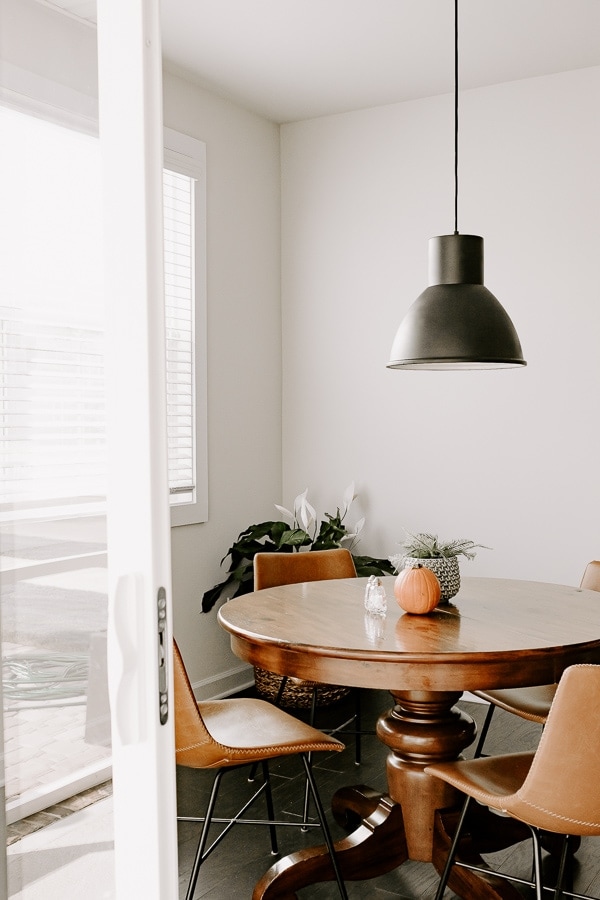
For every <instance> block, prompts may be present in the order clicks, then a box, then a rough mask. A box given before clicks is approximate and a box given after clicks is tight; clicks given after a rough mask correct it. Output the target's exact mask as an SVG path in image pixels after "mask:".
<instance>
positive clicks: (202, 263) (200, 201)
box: [163, 128, 208, 527]
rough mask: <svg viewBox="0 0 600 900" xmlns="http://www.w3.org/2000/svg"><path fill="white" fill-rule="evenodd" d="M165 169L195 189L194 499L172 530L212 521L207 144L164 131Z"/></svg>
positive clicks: (174, 516) (174, 514)
mask: <svg viewBox="0 0 600 900" xmlns="http://www.w3.org/2000/svg"><path fill="white" fill-rule="evenodd" d="M163 135H164V136H163V146H164V158H163V168H164V169H170V170H172V171H174V172H179V173H180V174H182V175H188V176H189V177H191V178H193V179H194V180H195V190H194V259H195V275H194V310H193V313H194V401H195V403H194V414H195V441H194V450H195V454H194V457H195V458H194V466H195V473H194V498H193V500H192V501H185V502H179V503H177V502H171V527H176V526H179V525H195V524H198V523H200V522H206V521H207V520H208V433H207V334H206V323H207V313H206V306H207V303H206V299H207V298H206V144H205V143H204V142H203V141H199V140H197V138H193V137H190V135H187V134H182V133H181V132H179V131H174V130H173V129H171V128H165V129H164V130H163Z"/></svg>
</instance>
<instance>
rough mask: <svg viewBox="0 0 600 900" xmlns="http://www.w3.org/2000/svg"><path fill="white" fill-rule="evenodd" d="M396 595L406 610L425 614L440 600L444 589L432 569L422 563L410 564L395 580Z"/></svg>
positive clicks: (400, 604)
mask: <svg viewBox="0 0 600 900" xmlns="http://www.w3.org/2000/svg"><path fill="white" fill-rule="evenodd" d="M394 596H395V597H396V600H397V601H398V604H399V606H401V607H402V609H404V610H406V612H409V613H416V614H418V615H425V614H426V613H429V612H431V611H432V610H433V609H435V608H436V606H437V605H438V603H439V602H440V597H441V596H442V589H441V587H440V583H439V581H438V579H437V576H436V575H434V573H433V572H432V571H431V569H427V568H426V567H425V566H421V565H416V566H408V567H407V568H406V569H402V571H401V572H400V574H399V575H398V577H397V578H396V581H395V582H394Z"/></svg>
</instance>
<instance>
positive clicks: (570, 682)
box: [425, 665, 600, 900]
mask: <svg viewBox="0 0 600 900" xmlns="http://www.w3.org/2000/svg"><path fill="white" fill-rule="evenodd" d="M598 709H600V666H599V665H596V666H593V665H575V666H570V667H569V668H568V669H566V670H565V672H564V673H563V675H562V677H561V679H560V683H559V685H558V688H557V690H556V693H555V697H554V701H553V703H552V707H551V709H550V712H549V715H548V717H547V722H546V727H545V728H544V732H543V734H542V738H541V740H540V743H539V746H538V748H537V750H536V751H535V752H534V753H533V752H530V753H509V754H505V755H503V756H485V757H479V758H476V759H469V760H465V759H460V760H456V761H455V762H449V763H438V764H436V765H431V766H427V767H426V769H425V772H426V773H427V774H428V775H432V776H434V777H435V778H441V779H442V781H445V782H447V783H448V784H450V785H452V786H453V787H455V788H458V790H459V791H462V792H463V793H464V794H466V795H467V796H466V800H465V803H464V805H463V809H462V812H461V816H460V819H459V823H458V827H457V831H456V834H455V836H454V838H453V842H452V846H451V848H450V852H449V854H448V858H447V860H446V865H445V867H444V871H443V873H442V877H441V880H440V884H439V887H438V891H437V894H436V900H441V898H442V895H443V893H444V888H445V886H446V882H447V880H448V876H449V874H450V871H451V868H452V865H453V864H454V865H457V866H460V865H461V863H460V862H458V861H455V860H454V856H455V853H456V849H457V847H458V842H459V840H460V836H461V833H462V830H463V825H464V823H465V821H466V817H467V813H468V808H469V805H470V803H471V801H472V800H476V801H477V802H478V803H481V804H483V805H484V806H488V807H490V808H491V809H492V810H496V811H497V812H500V813H501V814H503V815H507V816H511V817H512V818H513V819H518V820H519V821H520V822H524V823H525V824H526V825H527V826H529V828H530V830H531V834H532V837H533V846H534V873H535V880H534V881H533V882H528V883H529V884H530V886H532V887H533V886H535V890H536V898H537V900H542V890H543V888H542V879H541V845H540V831H542V830H543V831H549V832H552V833H554V834H559V835H563V837H564V838H565V840H564V842H563V851H562V855H561V861H560V866H559V874H558V883H557V888H556V893H555V895H554V896H555V897H561V896H562V882H563V880H564V871H565V861H566V858H567V853H568V844H569V838H570V837H572V836H575V835H579V836H581V837H583V836H586V835H600V761H599V757H598V746H600V716H599V715H598ZM471 868H473V866H471ZM483 871H486V872H487V873H488V874H489V873H490V870H489V869H485V870H483ZM494 874H496V875H499V876H500V877H508V878H510V876H506V875H503V874H502V873H500V872H495V873H494ZM574 896H577V897H585V895H583V894H576V895H574ZM589 900H591V898H589Z"/></svg>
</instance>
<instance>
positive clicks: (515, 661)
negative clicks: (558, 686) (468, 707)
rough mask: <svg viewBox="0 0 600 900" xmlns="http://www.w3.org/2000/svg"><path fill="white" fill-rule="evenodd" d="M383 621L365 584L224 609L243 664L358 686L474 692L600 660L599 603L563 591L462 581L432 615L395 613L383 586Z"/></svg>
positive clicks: (263, 594) (278, 591)
mask: <svg viewBox="0 0 600 900" xmlns="http://www.w3.org/2000/svg"><path fill="white" fill-rule="evenodd" d="M383 583H384V586H385V590H386V594H387V603H388V611H387V615H386V616H385V618H383V619H378V617H375V616H372V615H369V614H368V613H366V611H365V609H364V603H363V600H364V591H365V585H366V579H363V578H357V579H341V580H332V581H321V582H307V583H304V584H294V585H285V586H282V587H277V588H269V589H266V590H263V591H258V592H256V593H253V594H247V595H244V596H242V597H236V598H234V599H233V600H231V601H229V602H228V603H226V604H225V605H224V606H223V607H222V608H221V610H220V611H219V621H220V623H221V625H222V626H223V627H224V628H225V629H226V630H227V631H229V632H230V633H231V635H232V647H233V649H234V652H236V653H237V654H238V655H239V656H241V658H243V659H246V660H247V661H248V662H251V663H253V664H255V665H262V666H264V667H265V668H269V669H270V670H271V671H276V672H280V673H281V674H288V675H296V676H297V677H302V678H306V677H312V678H314V679H317V680H321V681H327V682H329V683H337V684H354V685H357V686H362V687H387V688H392V687H400V686H405V687H407V688H411V689H422V690H470V689H476V688H484V687H499V686H506V687H509V686H516V685H522V684H536V683H537V684H540V683H545V682H551V681H553V680H555V679H557V678H558V677H559V675H560V672H561V671H562V669H563V668H565V666H566V665H569V664H570V663H571V662H580V661H583V662H595V661H600V597H599V595H598V593H597V592H596V591H586V590H581V589H580V588H577V587H568V586H565V585H556V584H544V583H540V582H532V581H517V580H507V579H497V578H464V579H463V581H462V585H461V590H460V591H459V593H458V595H457V596H456V597H455V598H454V599H453V601H452V604H447V605H443V606H440V607H438V608H437V609H436V610H435V611H434V612H433V613H431V614H429V615H427V616H414V615H409V614H407V613H403V611H402V610H401V609H400V608H399V607H398V605H397V603H396V601H395V598H394V593H393V584H394V577H393V576H389V577H386V578H384V579H383Z"/></svg>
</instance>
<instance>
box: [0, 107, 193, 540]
mask: <svg viewBox="0 0 600 900" xmlns="http://www.w3.org/2000/svg"><path fill="white" fill-rule="evenodd" d="M0 126H1V129H2V132H3V134H4V135H5V139H4V140H3V141H2V142H1V144H0V193H1V195H2V196H3V216H2V217H1V221H0V454H1V461H0V478H1V479H2V484H1V486H0V518H4V519H11V518H14V517H19V516H20V515H23V516H29V515H31V514H34V512H35V511H37V512H38V513H42V510H43V508H44V507H45V508H47V511H48V515H56V514H69V515H78V514H84V513H86V512H100V511H102V510H103V505H104V502H105V495H106V463H105V412H104V354H105V347H104V334H103V304H102V292H101V274H100V273H101V267H102V259H101V251H102V236H101V233H100V223H101V215H100V203H101V198H100V188H99V183H100V182H99V148H98V141H97V139H96V138H94V137H93V136H91V135H86V134H81V133H77V132H73V131H70V130H68V129H65V128H63V127H59V126H57V125H54V124H53V123H49V122H46V121H43V120H41V119H37V118H33V117H31V116H27V115H23V114H22V113H19V112H16V111H14V110H9V109H6V108H3V107H0ZM8 135H10V140H9V139H7V136H8ZM175 137H176V136H175ZM180 137H181V138H184V136H180ZM173 139H174V138H173V133H171V140H173ZM185 140H187V142H188V143H187V144H185V143H184V146H185V147H186V149H189V146H190V142H191V139H185V138H184V141H185ZM191 143H192V144H198V142H191ZM200 146H202V147H203V145H200ZM170 156H171V162H172V163H173V161H174V163H175V165H171V166H170V167H169V168H168V169H165V171H164V252H165V308H166V312H165V315H166V323H165V324H166V348H165V352H166V367H167V432H168V454H169V488H170V494H171V505H172V511H173V515H174V516H176V517H177V516H179V518H174V524H184V523H188V522H192V521H202V520H203V518H205V515H206V513H205V507H206V471H205V462H206V457H205V452H204V450H203V448H204V444H205V435H204V440H203V441H200V442H199V441H198V438H197V434H198V424H197V418H198V414H200V415H202V416H204V413H205V403H201V404H198V402H197V398H198V394H199V393H200V396H203V393H202V390H201V391H200V392H199V391H198V383H199V378H198V376H199V372H198V367H197V366H196V363H195V353H196V350H197V347H196V344H197V337H198V320H197V315H196V300H197V297H196V283H195V282H196V273H195V269H196V266H197V264H198V259H197V257H198V247H199V246H201V244H199V241H198V233H197V232H198V229H197V208H198V194H197V190H196V184H197V177H198V176H197V173H196V172H194V173H193V174H191V173H190V172H189V171H188V172H186V171H185V170H186V165H182V166H179V168H180V169H183V171H177V170H176V169H177V167H178V166H177V163H178V159H177V156H178V154H177V153H171V154H170ZM185 162H186V158H184V163H185ZM187 168H189V166H187ZM200 262H201V263H203V258H202V259H201V260H200ZM202 300H203V297H202ZM201 371H202V370H201ZM204 389H205V388H204ZM203 426H204V427H205V422H203ZM198 446H200V449H201V450H202V451H203V452H202V453H201V459H200V463H201V467H200V472H201V477H200V478H198V471H199V469H198V452H197V451H198ZM199 501H200V503H199ZM42 514H43V513H42Z"/></svg>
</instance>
